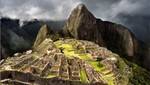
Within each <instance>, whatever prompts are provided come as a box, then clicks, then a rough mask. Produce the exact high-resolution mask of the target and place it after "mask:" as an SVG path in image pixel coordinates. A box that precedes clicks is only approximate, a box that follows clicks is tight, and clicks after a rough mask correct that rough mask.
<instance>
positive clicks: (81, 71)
mask: <svg viewBox="0 0 150 85" xmlns="http://www.w3.org/2000/svg"><path fill="white" fill-rule="evenodd" d="M80 76H81V81H82V82H84V83H88V82H89V81H88V79H87V77H86V73H85V71H84V68H81V70H80Z"/></svg>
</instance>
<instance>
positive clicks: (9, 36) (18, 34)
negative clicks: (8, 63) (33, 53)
mask: <svg viewBox="0 0 150 85" xmlns="http://www.w3.org/2000/svg"><path fill="white" fill-rule="evenodd" d="M0 21H1V41H2V42H1V46H2V50H1V53H2V56H3V57H1V58H7V57H8V56H10V55H12V54H14V53H16V52H23V51H25V50H27V49H29V48H30V47H31V42H30V36H28V34H27V33H26V32H25V31H24V30H23V29H20V27H19V20H17V19H14V20H12V19H9V18H1V19H0Z"/></svg>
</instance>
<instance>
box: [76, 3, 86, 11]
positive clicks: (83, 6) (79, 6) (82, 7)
mask: <svg viewBox="0 0 150 85" xmlns="http://www.w3.org/2000/svg"><path fill="white" fill-rule="evenodd" d="M75 9H80V10H81V9H86V6H85V5H84V4H83V3H81V4H79V5H77V7H76V8H75Z"/></svg>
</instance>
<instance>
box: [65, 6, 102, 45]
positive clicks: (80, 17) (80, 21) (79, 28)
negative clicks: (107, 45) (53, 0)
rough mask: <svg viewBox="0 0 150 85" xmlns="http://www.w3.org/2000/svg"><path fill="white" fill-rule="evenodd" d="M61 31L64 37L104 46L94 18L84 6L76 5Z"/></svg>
mask: <svg viewBox="0 0 150 85" xmlns="http://www.w3.org/2000/svg"><path fill="white" fill-rule="evenodd" d="M63 29H64V30H63V32H64V36H67V37H70V36H71V37H74V38H76V39H81V40H88V41H93V42H96V43H97V44H99V45H100V46H104V43H103V40H102V38H101V34H100V33H99V31H98V27H97V23H96V18H95V17H94V16H93V14H92V13H91V12H89V11H88V9H87V8H86V6H85V5H84V4H79V5H77V7H76V8H75V9H74V10H73V11H72V12H71V15H70V16H69V19H68V21H67V23H66V25H65V26H64V28H63ZM68 35H69V36H68ZM91 35H93V36H91Z"/></svg>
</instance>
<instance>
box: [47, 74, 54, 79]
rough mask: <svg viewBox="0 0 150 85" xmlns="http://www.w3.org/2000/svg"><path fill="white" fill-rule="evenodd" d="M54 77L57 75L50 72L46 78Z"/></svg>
mask: <svg viewBox="0 0 150 85" xmlns="http://www.w3.org/2000/svg"><path fill="white" fill-rule="evenodd" d="M53 77H56V75H52V74H49V75H48V76H47V77H46V78H53Z"/></svg>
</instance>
